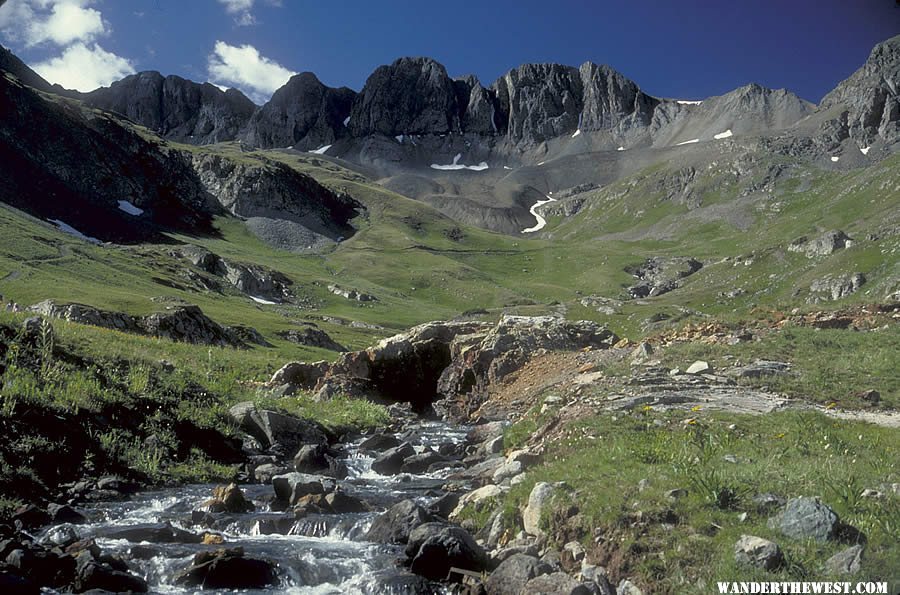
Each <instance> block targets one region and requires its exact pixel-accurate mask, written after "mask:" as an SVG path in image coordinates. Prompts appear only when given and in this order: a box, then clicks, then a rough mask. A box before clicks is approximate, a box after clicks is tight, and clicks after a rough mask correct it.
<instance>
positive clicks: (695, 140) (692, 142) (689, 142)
mask: <svg viewBox="0 0 900 595" xmlns="http://www.w3.org/2000/svg"><path fill="white" fill-rule="evenodd" d="M699 142H700V139H699V138H692V139H691V140H686V141H682V142H680V143H675V146H676V147H680V146H681V145H692V144H694V143H699Z"/></svg>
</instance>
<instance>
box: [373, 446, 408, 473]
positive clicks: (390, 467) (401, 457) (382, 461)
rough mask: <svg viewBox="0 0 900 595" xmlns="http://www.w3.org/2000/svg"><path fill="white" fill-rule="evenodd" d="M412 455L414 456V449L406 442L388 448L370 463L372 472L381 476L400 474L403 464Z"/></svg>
mask: <svg viewBox="0 0 900 595" xmlns="http://www.w3.org/2000/svg"><path fill="white" fill-rule="evenodd" d="M414 454H416V449H415V448H413V447H412V445H411V444H409V443H408V442H404V443H403V444H401V445H400V446H396V447H394V448H389V449H388V450H386V451H385V452H384V454H382V455H381V456H380V457H378V458H377V459H375V460H374V461H373V462H372V471H375V472H376V473H380V474H382V475H396V474H398V473H400V468H401V467H403V462H404V461H405V460H406V459H407V458H408V457H411V456H413V455H414Z"/></svg>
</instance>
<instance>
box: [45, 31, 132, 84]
mask: <svg viewBox="0 0 900 595" xmlns="http://www.w3.org/2000/svg"><path fill="white" fill-rule="evenodd" d="M33 68H34V70H35V72H37V73H38V74H39V75H41V76H42V77H44V78H45V79H47V80H48V81H50V82H51V83H58V84H60V85H62V86H63V87H65V88H66V89H75V90H77V91H82V92H86V91H93V90H94V89H97V88H98V87H105V86H107V85H109V84H110V83H112V82H114V81H117V80H119V79H121V78H124V77H126V76H128V75H129V74H134V66H133V65H132V64H131V62H129V61H128V60H126V59H125V58H122V57H120V56H117V55H116V54H113V53H111V52H107V51H106V50H104V49H103V48H101V47H100V46H99V45H97V44H93V45H91V46H88V45H86V44H84V43H81V42H79V43H75V44H73V45H70V46H69V47H67V48H66V49H65V50H64V51H63V53H62V55H60V56H57V57H56V58H51V59H49V60H47V61H45V62H40V63H39V64H35V65H34V66H33Z"/></svg>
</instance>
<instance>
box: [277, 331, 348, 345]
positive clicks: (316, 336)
mask: <svg viewBox="0 0 900 595" xmlns="http://www.w3.org/2000/svg"><path fill="white" fill-rule="evenodd" d="M275 334H276V335H278V336H279V337H281V338H282V339H284V340H285V341H290V342H291V343H296V344H297V345H306V346H307V347H318V348H319V349H328V350H329V351H347V348H346V347H344V346H343V345H341V344H340V343H338V342H337V341H335V340H334V339H332V338H331V336H330V335H329V334H328V333H326V332H325V331H323V330H322V329H319V328H315V327H313V326H310V327H306V328H302V329H288V330H286V331H279V332H277V333H275Z"/></svg>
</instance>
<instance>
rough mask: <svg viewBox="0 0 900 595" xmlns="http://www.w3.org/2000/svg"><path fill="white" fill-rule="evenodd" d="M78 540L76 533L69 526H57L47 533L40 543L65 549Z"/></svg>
mask: <svg viewBox="0 0 900 595" xmlns="http://www.w3.org/2000/svg"><path fill="white" fill-rule="evenodd" d="M78 540H79V537H78V533H76V532H75V529H73V528H72V526H71V525H57V526H56V527H53V528H51V529H50V530H49V531H47V534H46V535H44V536H43V537H42V538H41V540H40V543H41V544H42V545H46V546H49V547H61V548H67V547H69V546H70V545H72V544H73V543H75V542H77V541H78Z"/></svg>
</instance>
